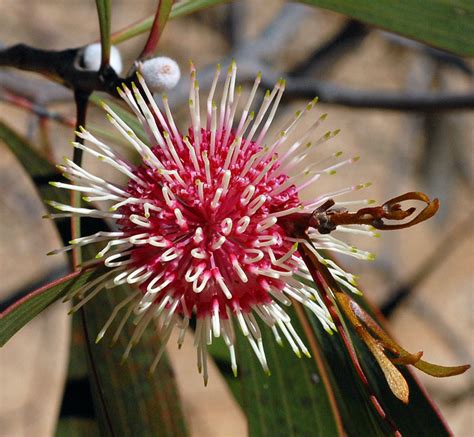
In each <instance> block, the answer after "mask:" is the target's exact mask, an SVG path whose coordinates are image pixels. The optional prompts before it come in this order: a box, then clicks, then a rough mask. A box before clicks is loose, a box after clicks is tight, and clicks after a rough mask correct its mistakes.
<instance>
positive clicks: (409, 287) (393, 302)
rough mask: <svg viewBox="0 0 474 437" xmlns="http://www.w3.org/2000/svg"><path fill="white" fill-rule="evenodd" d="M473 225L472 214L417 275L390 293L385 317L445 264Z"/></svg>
mask: <svg viewBox="0 0 474 437" xmlns="http://www.w3.org/2000/svg"><path fill="white" fill-rule="evenodd" d="M471 224H472V212H471V213H470V214H468V216H467V218H465V219H464V220H463V221H462V222H461V223H459V224H457V225H456V226H454V227H453V229H452V230H451V231H450V232H448V233H447V234H446V235H445V237H444V238H443V239H442V240H441V242H440V243H439V244H438V245H437V247H436V249H435V250H433V252H432V253H431V254H430V256H429V257H428V258H427V259H426V260H425V261H424V262H423V264H422V265H421V267H420V268H419V269H417V271H416V272H415V274H414V275H413V276H412V277H411V278H409V279H408V280H407V281H405V282H404V283H403V284H401V285H399V286H398V287H397V289H396V290H394V291H393V292H392V293H390V297H389V298H388V300H387V301H386V302H385V303H383V304H382V305H381V306H380V310H381V312H382V314H383V315H384V316H385V317H390V316H391V315H392V313H393V312H394V311H395V310H396V309H397V308H398V307H399V306H400V305H401V304H402V303H403V302H405V301H406V299H407V298H408V297H410V296H411V295H412V293H413V292H414V290H415V289H416V288H417V287H419V286H420V284H421V283H422V282H423V281H425V280H426V279H427V278H428V277H429V276H430V275H431V274H432V273H433V272H434V271H436V270H437V269H438V268H439V266H440V265H441V263H443V262H444V261H445V260H446V259H447V258H448V257H449V255H450V253H452V252H453V251H454V250H455V249H456V248H457V247H458V244H457V243H458V242H459V241H461V239H465V238H466V234H467V233H468V232H469V230H470V228H471Z"/></svg>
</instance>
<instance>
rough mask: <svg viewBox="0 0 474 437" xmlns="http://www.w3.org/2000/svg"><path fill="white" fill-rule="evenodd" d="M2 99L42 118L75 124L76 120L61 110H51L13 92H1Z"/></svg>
mask: <svg viewBox="0 0 474 437" xmlns="http://www.w3.org/2000/svg"><path fill="white" fill-rule="evenodd" d="M0 100H2V101H4V102H7V103H10V104H12V105H15V106H18V107H19V108H23V109H26V110H27V111H30V112H31V113H33V114H35V115H37V116H39V117H40V118H47V119H49V120H54V121H57V122H58V123H61V124H64V125H66V126H69V127H74V126H75V121H74V120H73V119H71V118H68V117H65V116H64V115H62V114H60V113H59V112H55V111H50V110H49V109H47V108H45V107H44V106H42V105H39V104H36V103H32V102H31V101H30V100H27V99H25V98H23V97H19V96H16V95H14V94H12V93H9V92H3V93H2V92H0Z"/></svg>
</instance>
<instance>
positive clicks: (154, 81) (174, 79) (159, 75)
mask: <svg viewBox="0 0 474 437" xmlns="http://www.w3.org/2000/svg"><path fill="white" fill-rule="evenodd" d="M139 71H140V73H141V74H142V76H143V78H144V79H145V82H146V84H147V85H148V88H150V90H151V91H153V92H160V93H161V92H166V91H169V90H171V89H173V88H174V87H175V86H176V84H177V83H178V81H179V79H180V77H181V72H180V70H179V66H178V64H177V63H176V62H175V61H174V60H173V59H171V58H168V57H166V56H158V57H156V58H152V59H148V60H146V61H144V62H141V63H140V65H139Z"/></svg>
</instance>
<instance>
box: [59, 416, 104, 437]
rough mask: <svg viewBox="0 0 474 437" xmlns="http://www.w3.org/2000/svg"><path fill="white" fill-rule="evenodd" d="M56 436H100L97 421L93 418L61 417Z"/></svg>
mask: <svg viewBox="0 0 474 437" xmlns="http://www.w3.org/2000/svg"><path fill="white" fill-rule="evenodd" d="M55 437H100V433H99V428H98V427H97V423H96V422H95V421H94V420H92V419H85V418H75V417H67V418H60V419H59V422H58V426H57V428H56V434H55Z"/></svg>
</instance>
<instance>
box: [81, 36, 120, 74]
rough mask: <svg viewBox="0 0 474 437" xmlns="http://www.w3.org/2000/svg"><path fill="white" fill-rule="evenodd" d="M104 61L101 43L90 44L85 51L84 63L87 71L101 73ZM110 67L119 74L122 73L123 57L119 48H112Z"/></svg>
mask: <svg viewBox="0 0 474 437" xmlns="http://www.w3.org/2000/svg"><path fill="white" fill-rule="evenodd" d="M101 59H102V47H101V45H100V43H99V42H97V43H94V44H89V45H88V46H87V47H86V48H85V49H84V54H83V57H82V62H83V64H84V68H85V69H86V70H91V71H99V68H100V63H101ZM109 63H110V66H111V67H112V68H113V69H114V70H115V72H116V73H117V74H120V73H121V72H122V55H121V54H120V51H119V49H118V48H117V47H115V46H112V47H110V61H109Z"/></svg>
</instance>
